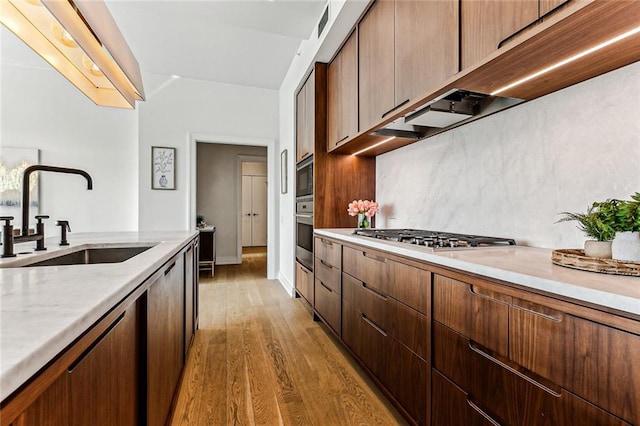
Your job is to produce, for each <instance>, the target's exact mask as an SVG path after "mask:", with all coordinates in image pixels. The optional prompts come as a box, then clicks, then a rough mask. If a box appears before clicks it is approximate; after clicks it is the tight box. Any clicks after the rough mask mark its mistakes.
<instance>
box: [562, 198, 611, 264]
mask: <svg viewBox="0 0 640 426" xmlns="http://www.w3.org/2000/svg"><path fill="white" fill-rule="evenodd" d="M618 205H619V201H618V200H607V201H603V202H595V203H593V204H592V205H591V206H589V208H588V209H587V212H586V213H571V212H562V213H560V214H561V215H563V217H562V218H561V219H560V220H558V222H569V221H574V220H575V221H576V222H578V226H577V227H578V229H579V230H581V231H582V232H584V234H585V235H586V236H587V237H591V238H593V239H592V240H587V241H585V243H584V254H585V256H589V257H597V258H602V259H611V255H612V254H611V242H612V240H613V238H614V237H615V233H616V231H615V222H616V212H617V208H618Z"/></svg>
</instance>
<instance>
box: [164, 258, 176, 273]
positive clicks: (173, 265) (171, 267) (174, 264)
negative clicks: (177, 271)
mask: <svg viewBox="0 0 640 426" xmlns="http://www.w3.org/2000/svg"><path fill="white" fill-rule="evenodd" d="M175 266H176V262H175V261H174V262H173V263H172V264H171V266H169V267H168V268H167V269H165V270H164V274H165V275H167V274H168V273H169V272H171V270H172V269H173V268H174V267H175Z"/></svg>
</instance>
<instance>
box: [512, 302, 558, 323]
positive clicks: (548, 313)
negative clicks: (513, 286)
mask: <svg viewBox="0 0 640 426" xmlns="http://www.w3.org/2000/svg"><path fill="white" fill-rule="evenodd" d="M512 306H513V307H514V309H518V310H521V311H523V312H528V313H530V314H532V315H536V316H538V317H541V318H544V319H547V320H549V321H553V322H562V317H563V314H562V313H561V312H558V311H556V310H554V309H551V308H547V307H545V306H542V305H536V304H535V303H531V302H527V301H526V300H520V299H514V300H513V305H512Z"/></svg>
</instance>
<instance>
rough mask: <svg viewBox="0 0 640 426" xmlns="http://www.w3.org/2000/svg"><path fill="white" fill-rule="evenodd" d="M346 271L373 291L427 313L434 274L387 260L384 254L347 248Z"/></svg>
mask: <svg viewBox="0 0 640 426" xmlns="http://www.w3.org/2000/svg"><path fill="white" fill-rule="evenodd" d="M342 271H343V272H346V273H348V274H349V275H351V276H352V277H354V278H356V279H358V280H360V281H362V282H364V283H367V285H368V286H370V287H371V288H373V289H376V290H379V291H381V292H382V293H385V294H388V295H390V296H392V297H393V298H394V299H396V300H399V301H400V302H402V303H404V304H406V305H408V306H410V307H412V308H413V309H415V310H417V311H419V312H422V313H423V314H427V313H428V310H429V308H430V305H431V299H430V295H431V292H430V288H431V273H430V272H428V271H424V270H422V269H419V268H415V267H413V266H409V265H405V264H403V263H400V262H396V261H394V260H391V259H389V258H387V257H386V256H385V255H384V254H383V253H380V252H376V251H371V250H357V249H354V248H351V247H344V248H343V250H342Z"/></svg>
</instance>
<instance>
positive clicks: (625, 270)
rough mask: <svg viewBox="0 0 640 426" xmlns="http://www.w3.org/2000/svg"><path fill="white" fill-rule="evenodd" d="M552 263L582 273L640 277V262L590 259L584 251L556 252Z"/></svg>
mask: <svg viewBox="0 0 640 426" xmlns="http://www.w3.org/2000/svg"><path fill="white" fill-rule="evenodd" d="M551 261H552V262H553V263H554V264H555V265H560V266H566V267H567V268H573V269H580V270H582V271H589V272H599V273H601V274H615V275H630V276H634V277H640V262H632V261H621V260H615V259H599V258H596V257H589V256H585V255H584V251H583V250H578V249H561V250H554V251H553V253H552V254H551Z"/></svg>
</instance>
